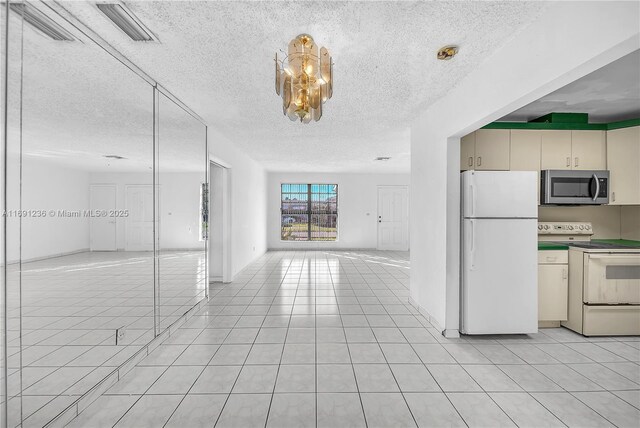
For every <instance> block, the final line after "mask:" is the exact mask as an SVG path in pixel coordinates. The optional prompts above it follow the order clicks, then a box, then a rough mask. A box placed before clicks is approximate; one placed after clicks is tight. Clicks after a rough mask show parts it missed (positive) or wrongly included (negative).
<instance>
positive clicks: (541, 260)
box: [538, 250, 569, 322]
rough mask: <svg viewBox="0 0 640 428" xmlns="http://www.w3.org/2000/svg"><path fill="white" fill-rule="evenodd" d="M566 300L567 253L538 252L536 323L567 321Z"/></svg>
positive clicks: (567, 291)
mask: <svg viewBox="0 0 640 428" xmlns="http://www.w3.org/2000/svg"><path fill="white" fill-rule="evenodd" d="M568 298H569V264H568V251H567V250H547V251H538V321H539V322H549V321H565V320H567V309H568Z"/></svg>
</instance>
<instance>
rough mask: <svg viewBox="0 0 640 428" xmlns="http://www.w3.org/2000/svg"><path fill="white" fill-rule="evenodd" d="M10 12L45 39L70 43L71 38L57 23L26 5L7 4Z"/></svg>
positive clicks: (72, 39)
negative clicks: (45, 37)
mask: <svg viewBox="0 0 640 428" xmlns="http://www.w3.org/2000/svg"><path fill="white" fill-rule="evenodd" d="M9 7H10V8H11V10H12V11H14V12H15V13H17V14H19V15H21V16H22V19H24V21H25V22H27V23H28V24H30V25H31V26H32V27H34V28H35V29H36V30H38V31H40V32H41V33H42V34H44V35H45V36H47V37H50V38H52V39H53V40H57V41H60V42H72V41H74V40H75V39H74V38H73V36H72V35H71V34H70V33H69V32H68V31H67V30H65V29H64V28H62V26H60V25H59V24H58V23H57V22H55V21H54V20H52V19H51V18H49V17H48V16H47V15H45V14H44V13H42V12H40V11H39V10H38V9H36V8H35V7H33V6H32V5H30V4H28V3H9Z"/></svg>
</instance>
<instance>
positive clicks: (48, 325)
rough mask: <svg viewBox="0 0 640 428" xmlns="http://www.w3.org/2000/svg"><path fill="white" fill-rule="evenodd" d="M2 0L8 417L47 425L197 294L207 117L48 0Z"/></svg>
mask: <svg viewBox="0 0 640 428" xmlns="http://www.w3.org/2000/svg"><path fill="white" fill-rule="evenodd" d="M2 8H3V28H2V31H3V39H4V36H5V34H6V33H5V31H7V30H8V36H9V37H8V41H9V49H4V46H3V59H6V61H7V63H8V66H9V70H10V73H8V74H7V76H8V77H9V81H8V91H7V94H6V96H7V113H8V121H7V192H6V194H3V195H2V200H3V203H4V204H5V205H6V207H5V210H6V211H5V212H6V215H5V216H4V221H5V222H6V225H7V227H6V231H7V232H6V236H2V239H4V240H6V244H7V247H6V248H7V251H6V254H4V253H3V255H2V257H3V263H2V267H3V281H4V278H5V276H4V272H5V271H6V284H4V283H3V291H5V290H6V293H7V299H3V300H5V302H6V307H5V306H4V305H3V313H2V322H3V339H4V338H5V337H6V345H7V346H6V350H7V353H6V355H7V358H4V357H3V358H2V364H3V375H2V376H3V378H2V383H3V396H2V402H3V416H4V409H5V408H6V410H7V412H6V415H7V416H6V420H5V421H3V423H2V424H3V425H2V426H5V424H6V426H8V427H15V426H18V425H20V424H22V426H44V425H45V424H46V423H47V422H49V421H50V420H52V419H53V418H55V417H56V416H57V415H58V414H60V412H62V411H63V410H65V409H66V408H67V407H68V406H70V405H72V404H73V403H74V402H75V401H77V400H78V399H79V397H81V396H82V395H83V394H85V393H87V391H89V390H90V389H91V388H92V387H94V386H95V385H96V384H98V383H99V382H100V381H101V380H102V379H104V378H105V377H106V376H109V375H110V374H111V373H113V372H114V370H116V369H117V368H118V367H119V366H120V365H122V364H123V363H125V362H126V361H127V360H128V359H129V358H131V357H132V356H133V355H135V354H136V353H137V352H138V351H140V350H141V349H142V348H143V347H144V346H145V345H147V344H148V343H149V342H150V341H151V340H153V339H154V338H155V337H156V336H158V335H159V334H161V333H162V332H163V331H165V330H166V329H167V328H168V327H169V326H170V325H171V324H172V323H174V322H176V321H178V320H179V319H180V317H181V316H182V315H184V314H185V312H187V311H188V310H189V309H191V308H192V307H193V306H194V305H195V304H197V303H198V302H199V301H200V300H202V299H203V298H205V297H206V293H207V284H208V280H207V268H206V263H207V255H206V253H207V227H208V224H207V220H208V219H207V202H208V201H207V200H206V195H207V190H206V189H207V176H208V174H207V160H208V153H207V143H206V127H205V125H204V124H203V123H202V122H201V121H200V120H199V119H198V118H197V117H195V116H194V115H192V114H191V113H190V112H189V111H187V110H186V109H185V108H183V107H182V106H181V105H180V103H179V101H177V100H176V99H174V98H173V97H171V96H169V95H168V94H165V93H164V92H163V91H161V90H159V89H158V87H157V85H156V84H155V82H153V81H151V80H150V79H149V78H148V77H146V76H144V75H142V74H141V73H139V72H136V71H134V69H133V67H131V66H130V65H129V64H127V65H126V64H125V62H126V61H125V62H123V61H121V58H117V56H115V55H113V54H111V53H109V52H108V50H106V49H103V48H102V47H100V46H99V45H97V44H96V43H95V42H94V41H93V40H92V39H91V38H90V36H88V35H87V34H90V33H85V32H84V31H79V30H78V28H76V27H75V26H72V25H70V24H69V23H68V22H67V21H65V20H64V19H63V18H62V17H61V16H60V15H59V14H57V13H56V11H55V10H54V9H52V8H50V7H49V6H47V5H46V4H44V3H42V2H11V3H10V5H9V6H8V8H9V10H8V11H7V5H2ZM7 13H8V17H9V19H8V21H5V20H4V17H5V16H6V14H7ZM33 14H39V16H40V17H41V18H42V17H44V18H43V19H47V20H49V23H50V24H51V23H52V24H51V25H53V26H55V28H58V30H59V31H60V34H62V35H63V36H64V37H63V38H64V39H65V40H56V39H55V38H52V37H51V35H47V34H44V33H43V32H41V31H39V30H38V29H36V28H35V27H34V26H33V25H31V23H30V21H29V19H30V18H29V16H31V15H33ZM7 22H8V28H7V24H6V23H7ZM4 95H5V94H3V96H4ZM3 153H4V151H3ZM5 285H6V287H4V286H5ZM5 323H6V324H5ZM4 325H6V335H5V333H4V332H5V329H4ZM4 343H5V342H4V341H3V355H4ZM5 384H6V390H5V389H4V388H5ZM4 406H6V407H4Z"/></svg>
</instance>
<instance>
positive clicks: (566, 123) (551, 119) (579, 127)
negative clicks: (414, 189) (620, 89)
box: [482, 113, 640, 131]
mask: <svg viewBox="0 0 640 428" xmlns="http://www.w3.org/2000/svg"><path fill="white" fill-rule="evenodd" d="M554 115H555V116H554ZM584 117H585V116H583V113H549V114H548V115H546V116H542V117H540V118H538V119H534V120H533V121H531V122H492V123H490V124H488V125H485V126H483V127H482V129H556V130H564V131H572V130H575V131H610V130H613V129H620V128H630V127H632V126H640V118H637V119H629V120H622V121H620V122H611V123H586V122H585V121H583V120H584Z"/></svg>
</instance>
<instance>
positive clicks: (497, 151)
mask: <svg viewBox="0 0 640 428" xmlns="http://www.w3.org/2000/svg"><path fill="white" fill-rule="evenodd" d="M510 134H511V131H510V130H508V129H479V130H477V131H476V169H477V170H487V171H508V170H509V141H510Z"/></svg>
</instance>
